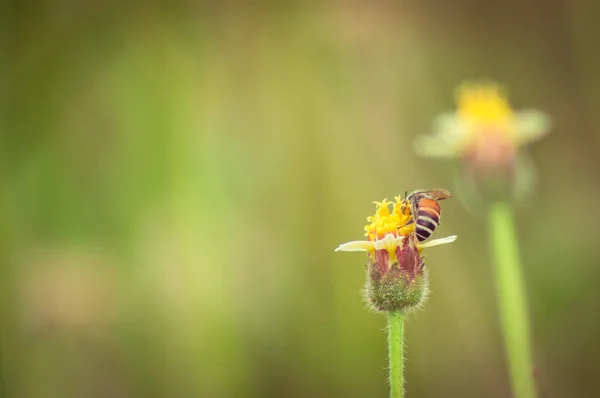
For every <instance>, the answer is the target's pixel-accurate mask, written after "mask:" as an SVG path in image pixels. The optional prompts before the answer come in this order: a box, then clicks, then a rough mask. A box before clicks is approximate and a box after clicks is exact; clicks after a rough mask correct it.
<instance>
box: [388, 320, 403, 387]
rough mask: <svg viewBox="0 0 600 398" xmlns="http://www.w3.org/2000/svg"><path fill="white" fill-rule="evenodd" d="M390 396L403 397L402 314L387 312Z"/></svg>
mask: <svg viewBox="0 0 600 398" xmlns="http://www.w3.org/2000/svg"><path fill="white" fill-rule="evenodd" d="M388 348H389V358H390V398H403V397H404V314H403V313H402V312H400V311H395V312H388Z"/></svg>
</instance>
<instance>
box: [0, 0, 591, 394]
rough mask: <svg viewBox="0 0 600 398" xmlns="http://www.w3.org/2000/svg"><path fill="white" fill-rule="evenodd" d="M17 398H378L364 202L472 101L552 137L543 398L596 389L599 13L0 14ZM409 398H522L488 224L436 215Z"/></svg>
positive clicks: (391, 188)
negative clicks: (414, 146) (511, 379)
mask: <svg viewBox="0 0 600 398" xmlns="http://www.w3.org/2000/svg"><path fill="white" fill-rule="evenodd" d="M0 7H1V9H0V29H1V30H2V35H1V37H2V40H1V42H0V45H1V46H2V57H1V59H0V76H1V78H0V101H1V102H0V110H1V112H2V117H1V119H0V120H1V122H0V123H1V126H2V131H1V135H0V177H1V185H0V215H1V217H2V218H1V220H2V221H1V222H0V258H1V262H0V264H1V268H0V290H1V294H0V310H1V314H0V331H1V334H0V336H1V345H0V347H1V351H0V356H1V365H2V368H1V370H2V371H1V374H0V376H1V378H0V396H2V397H5V396H6V397H32V398H34V397H35V398H37V397H44V398H45V397H48V398H54V397H56V398H70V397H241V398H243V397H345V398H349V397H385V396H386V395H387V388H388V387H387V383H386V370H385V368H386V364H387V363H386V355H387V353H386V341H385V333H384V331H383V329H384V327H385V318H384V317H383V316H381V315H377V314H373V313H369V312H368V311H366V310H365V308H364V304H363V302H362V299H361V296H360V289H361V287H362V284H363V282H364V268H363V264H364V262H365V257H364V255H361V254H353V253H334V252H333V250H334V248H335V247H337V245H338V244H340V243H343V242H346V241H349V240H355V239H360V238H361V237H362V234H363V230H362V228H363V226H364V224H365V217H366V216H368V215H370V214H371V213H372V212H373V209H374V207H373V205H372V204H371V202H372V201H374V200H380V199H382V198H384V197H388V198H391V197H393V196H394V195H396V194H399V193H403V192H404V191H405V190H408V191H412V190H414V189H417V188H433V187H445V188H449V189H451V188H452V174H451V173H450V171H449V164H448V163H445V162H441V161H428V160H424V159H419V158H417V157H416V156H415V155H414V154H413V153H411V150H410V142H411V140H412V139H413V138H414V137H415V136H416V135H418V134H421V133H426V132H428V131H429V129H430V127H431V120H432V118H433V117H435V116H436V115H437V114H439V113H440V112H442V111H445V110H448V109H450V108H452V107H453V105H454V104H453V90H454V87H455V86H456V85H457V84H458V83H460V82H461V81H463V79H473V78H491V79H494V80H496V81H498V82H501V83H504V84H506V85H507V86H508V87H510V90H511V101H512V103H513V104H514V105H515V107H516V108H528V107H535V108H538V109H540V110H543V111H545V112H547V113H548V114H549V115H551V116H552V118H553V120H554V126H555V127H554V130H553V131H552V133H551V135H549V137H548V138H546V139H545V140H543V141H541V142H540V143H538V144H536V145H535V146H533V147H532V148H531V154H532V157H533V159H534V161H535V163H536V164H537V166H538V169H539V185H538V189H537V195H536V197H535V199H534V200H532V201H531V202H530V203H529V204H528V205H527V206H523V207H522V208H521V209H520V211H519V214H518V216H519V219H518V228H519V237H520V243H521V247H522V257H523V264H524V267H525V269H524V273H525V276H526V280H527V284H528V294H529V305H530V310H531V316H532V326H533V336H532V337H533V346H534V347H533V348H534V359H535V364H536V369H535V377H536V380H537V383H538V386H539V389H540V396H541V397H544V398H545V397H584V396H585V397H591V396H597V394H599V393H598V391H600V378H599V377H598V372H600V346H599V344H598V338H599V337H600V319H599V318H600V316H599V304H600V289H598V282H599V281H600V270H599V268H598V259H599V256H598V254H599V250H598V243H597V236H598V235H597V230H596V229H597V226H598V224H599V222H600V212H598V210H597V207H598V205H597V203H598V202H600V184H599V183H598V172H599V170H600V135H599V134H598V132H599V129H600V112H599V110H598V104H600V79H598V77H597V73H598V71H599V70H600V52H599V51H598V44H597V43H598V37H600V36H599V35H600V25H599V24H598V23H597V15H599V13H600V9H599V8H600V7H598V6H595V5H593V2H591V1H573V2H566V1H559V0H554V1H542V0H531V1H504V2H496V3H494V2H480V1H473V0H458V1H453V2H434V1H429V0H425V1H397V2H392V1H375V2H359V1H353V2H346V1H329V2H317V1H307V2H275V1H261V2H244V1H234V0H231V1H223V2H216V3H211V2H202V1H178V2H141V1H134V2H124V3H121V2H117V1H105V2H101V1H94V0H91V1H68V0H55V1H36V2H28V1H21V2H15V1H13V2H10V1H8V2H3V3H2V5H1V6H0ZM443 207H444V220H443V224H442V226H441V227H440V228H439V231H438V232H436V235H437V236H438V237H442V236H446V235H450V234H458V235H459V240H458V241H457V243H455V244H453V245H449V246H443V247H440V248H436V249H432V250H430V251H428V252H427V262H428V264H429V265H430V270H431V272H430V278H431V287H432V294H431V297H430V300H429V301H428V302H427V304H426V305H425V307H424V311H422V312H420V313H418V314H415V315H414V316H412V317H411V318H410V320H409V322H408V324H407V336H406V338H407V341H408V347H407V357H408V363H407V374H406V378H407V383H408V384H407V386H408V393H409V395H410V396H411V397H441V396H444V397H498V398H508V397H510V390H509V383H508V377H507V372H506V366H505V360H504V357H503V347H502V338H501V335H500V328H499V323H498V317H497V311H496V302H495V295H494V287H493V286H494V284H493V280H492V274H491V268H490V262H489V252H488V250H487V247H486V233H485V223H484V220H483V219H481V218H478V217H476V216H473V215H472V214H469V213H467V212H466V211H465V210H464V209H463V208H462V207H461V205H460V203H459V202H458V201H457V200H450V201H446V202H444V203H443Z"/></svg>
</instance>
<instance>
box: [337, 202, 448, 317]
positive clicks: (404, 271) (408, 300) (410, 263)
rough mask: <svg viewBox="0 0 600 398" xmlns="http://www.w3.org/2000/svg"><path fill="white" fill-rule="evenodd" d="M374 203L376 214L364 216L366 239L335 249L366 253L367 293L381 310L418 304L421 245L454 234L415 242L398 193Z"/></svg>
mask: <svg viewBox="0 0 600 398" xmlns="http://www.w3.org/2000/svg"><path fill="white" fill-rule="evenodd" d="M394 199H395V201H394V202H388V200H387V199H384V200H382V201H381V202H374V203H375V214H374V215H373V216H370V217H367V222H368V224H367V225H366V226H365V236H366V237H367V239H368V240H364V241H352V242H348V243H344V244H342V245H340V246H339V247H338V248H337V249H335V251H366V252H367V253H368V263H367V284H366V289H365V290H366V295H367V297H368V300H369V302H370V304H372V305H373V306H374V307H375V308H376V309H378V310H381V311H398V310H405V309H409V308H413V307H416V306H418V305H419V304H420V303H421V302H422V301H423V299H424V298H425V296H426V294H427V286H428V281H427V275H426V270H425V263H424V262H423V259H422V251H423V249H424V248H427V247H432V246H437V245H441V244H445V243H451V242H454V241H455V240H456V236H448V237H446V238H442V239H435V240H431V241H429V242H424V243H420V242H418V240H417V238H416V234H415V223H414V222H410V221H411V220H412V218H413V216H412V209H411V206H410V204H409V202H408V201H407V200H406V199H404V200H403V199H402V198H401V197H400V196H397V197H395V198H394Z"/></svg>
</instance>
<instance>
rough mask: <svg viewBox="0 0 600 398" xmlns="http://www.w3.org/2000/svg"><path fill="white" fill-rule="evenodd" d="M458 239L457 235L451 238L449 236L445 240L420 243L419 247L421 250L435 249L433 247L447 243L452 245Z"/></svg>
mask: <svg viewBox="0 0 600 398" xmlns="http://www.w3.org/2000/svg"><path fill="white" fill-rule="evenodd" d="M456 238H457V236H456V235H450V236H447V237H445V238H440V239H434V240H430V241H429V242H425V243H420V244H419V247H420V248H424V247H433V246H439V245H445V244H446V243H452V242H454V241H455V240H456Z"/></svg>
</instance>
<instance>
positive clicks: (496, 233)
mask: <svg viewBox="0 0 600 398" xmlns="http://www.w3.org/2000/svg"><path fill="white" fill-rule="evenodd" d="M489 232H490V243H491V245H492V250H493V256H494V270H495V274H496V275H495V276H496V278H495V279H496V290H497V295H498V303H499V309H500V317H501V321H502V331H503V334H504V345H505V350H506V355H507V360H508V365H509V369H510V379H511V385H512V390H513V396H514V397H515V398H535V396H536V391H535V385H534V382H533V378H532V370H533V368H532V362H531V346H530V342H529V338H530V331H529V330H530V329H529V316H528V313H527V300H526V294H525V283H524V281H523V275H522V269H521V265H520V263H519V253H518V243H517V237H516V231H515V225H514V214H513V208H512V207H511V206H510V205H509V204H508V203H504V202H497V203H493V204H492V205H491V208H490V211H489Z"/></svg>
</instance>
